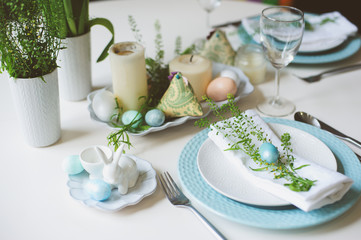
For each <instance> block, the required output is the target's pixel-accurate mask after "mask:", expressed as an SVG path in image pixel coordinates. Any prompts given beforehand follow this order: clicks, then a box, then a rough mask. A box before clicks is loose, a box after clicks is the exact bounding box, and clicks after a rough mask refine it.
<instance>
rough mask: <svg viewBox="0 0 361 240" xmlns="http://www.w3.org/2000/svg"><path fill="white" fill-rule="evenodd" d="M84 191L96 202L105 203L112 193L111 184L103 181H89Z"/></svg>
mask: <svg viewBox="0 0 361 240" xmlns="http://www.w3.org/2000/svg"><path fill="white" fill-rule="evenodd" d="M84 190H85V191H86V192H87V193H88V194H89V196H90V198H91V199H93V200H95V201H105V200H107V199H108V198H109V197H110V195H111V193H112V188H111V186H110V184H108V183H106V182H104V181H103V180H101V179H91V180H89V181H88V182H87V183H86V184H85V187H84Z"/></svg>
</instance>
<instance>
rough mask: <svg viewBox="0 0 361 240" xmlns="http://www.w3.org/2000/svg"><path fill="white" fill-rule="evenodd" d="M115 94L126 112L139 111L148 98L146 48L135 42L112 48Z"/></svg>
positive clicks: (111, 58)
mask: <svg viewBox="0 0 361 240" xmlns="http://www.w3.org/2000/svg"><path fill="white" fill-rule="evenodd" d="M109 56H110V66H111V70H112V80H113V93H114V96H115V97H117V98H118V101H119V104H120V106H121V107H123V110H124V111H127V110H139V108H140V106H141V105H142V104H143V102H144V100H139V97H142V96H145V97H147V96H148V85H147V72H146V67H145V58H144V47H143V46H142V45H140V44H138V43H135V42H121V43H115V44H113V45H112V46H111V47H110V50H109Z"/></svg>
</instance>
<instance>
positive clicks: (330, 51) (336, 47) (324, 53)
mask: <svg viewBox="0 0 361 240" xmlns="http://www.w3.org/2000/svg"><path fill="white" fill-rule="evenodd" d="M238 34H239V36H240V38H241V40H242V42H245V43H255V44H257V43H256V42H255V41H254V40H253V38H252V36H250V35H249V34H248V33H247V31H246V30H245V29H244V27H243V25H242V24H241V25H240V26H239V28H238ZM360 47H361V39H360V36H355V37H349V38H347V39H345V40H343V39H342V40H339V41H328V42H327V41H322V42H318V43H315V44H312V45H308V46H307V47H306V46H304V47H303V46H302V44H301V47H300V49H299V52H298V54H297V55H296V57H295V59H294V60H293V61H292V63H293V64H322V63H330V62H336V61H340V60H344V59H346V58H348V57H351V56H352V55H353V54H355V53H356V52H357V51H358V50H359V49H360Z"/></svg>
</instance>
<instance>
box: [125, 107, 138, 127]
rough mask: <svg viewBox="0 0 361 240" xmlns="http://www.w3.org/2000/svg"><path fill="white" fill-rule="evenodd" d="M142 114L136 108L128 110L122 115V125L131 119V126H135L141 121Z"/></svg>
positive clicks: (128, 122)
mask: <svg viewBox="0 0 361 240" xmlns="http://www.w3.org/2000/svg"><path fill="white" fill-rule="evenodd" d="M142 118H143V116H142V114H141V113H140V112H138V111H136V110H128V111H126V112H124V113H123V115H122V122H123V124H124V125H128V124H130V123H131V122H132V121H133V122H134V123H133V124H132V126H131V127H132V128H137V127H138V126H139V125H140V124H141V123H142V121H143V120H142Z"/></svg>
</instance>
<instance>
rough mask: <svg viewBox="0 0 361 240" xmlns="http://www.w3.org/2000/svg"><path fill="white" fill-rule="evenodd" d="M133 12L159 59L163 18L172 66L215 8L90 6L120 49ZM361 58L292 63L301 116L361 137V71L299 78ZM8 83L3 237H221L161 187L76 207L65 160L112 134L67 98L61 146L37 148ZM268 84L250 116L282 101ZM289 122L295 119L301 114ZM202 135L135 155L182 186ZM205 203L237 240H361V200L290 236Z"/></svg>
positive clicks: (292, 92) (97, 76)
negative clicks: (127, 199) (111, 207)
mask: <svg viewBox="0 0 361 240" xmlns="http://www.w3.org/2000/svg"><path fill="white" fill-rule="evenodd" d="M264 7H265V5H262V4H258V3H254V2H244V1H222V5H221V6H220V7H219V8H217V9H216V10H215V11H214V12H212V13H211V24H220V23H223V22H228V21H232V20H238V19H241V18H243V17H247V16H251V15H254V14H257V13H260V12H261V10H262V9H263V8H264ZM128 15H132V16H133V17H134V18H135V19H136V21H137V23H138V27H139V29H140V30H141V34H142V35H143V39H144V42H145V43H146V49H147V50H146V52H147V54H148V55H149V56H154V38H155V32H154V22H155V20H156V19H159V21H160V24H161V27H162V29H161V31H162V36H163V41H164V46H165V50H166V55H165V56H166V61H169V60H171V59H172V57H173V51H174V46H175V38H176V37H177V36H181V37H182V42H183V46H184V47H186V46H188V45H189V44H190V43H192V42H193V41H194V40H195V39H197V38H200V37H204V36H205V35H206V33H207V30H206V26H205V22H206V15H205V11H203V10H202V9H201V8H200V7H199V6H198V4H197V1H195V0H193V1H191V0H183V1H179V0H177V1H175V0H152V1H149V0H148V1H136V0H133V1H96V2H91V4H90V16H91V17H105V18H108V19H109V20H111V21H112V23H113V24H114V27H115V41H116V42H120V41H127V40H134V38H133V36H132V33H131V31H130V28H129V25H128ZM91 37H92V38H91V42H92V56H93V60H92V63H93V65H92V73H93V79H92V81H93V86H94V88H99V87H103V86H107V85H110V84H111V72H110V64H109V59H106V60H105V61H103V62H101V63H95V59H96V58H97V57H98V56H99V54H100V52H101V51H102V49H103V47H104V46H105V45H106V44H107V42H108V41H109V40H108V38H110V34H108V33H107V31H106V30H105V29H103V28H102V27H98V26H97V27H93V28H92V33H91ZM360 61H361V53H360V52H358V53H357V54H356V55H354V56H352V57H350V58H349V59H347V60H345V61H342V62H338V63H332V64H325V65H313V66H305V65H294V66H289V67H287V68H286V69H285V70H284V71H283V72H282V74H281V78H282V79H281V95H282V96H284V97H286V98H288V99H289V100H291V101H293V102H294V103H295V104H296V106H297V110H303V111H306V112H308V113H311V114H314V115H316V116H317V117H319V118H320V119H322V120H325V121H326V122H327V123H329V124H330V125H332V126H334V127H335V128H337V129H339V130H340V131H343V132H344V133H346V134H349V135H351V136H353V137H354V138H356V139H361V130H360V119H361V108H360V106H361V98H360V91H361V70H357V71H353V72H348V73H343V74H339V75H335V76H331V77H328V78H327V79H323V80H322V81H320V82H317V83H313V84H309V83H306V82H304V81H302V80H299V79H298V78H296V77H294V76H293V75H292V74H299V75H304V76H306V75H311V74H314V73H317V72H320V71H322V70H326V69H330V68H334V67H338V66H342V65H347V64H352V63H356V62H360ZM0 78H1V79H0V112H1V118H0V121H1V124H0V133H1V134H0V144H1V145H0V146H1V158H0V162H1V167H0V192H1V197H0V239H3V240H13V239H37V240H39V239H52V240H55V239H69V240H70V239H86V240H93V239H94V240H99V239H104V240H105V239H212V237H213V235H212V234H211V233H210V232H209V231H208V230H207V229H206V228H205V227H204V226H203V225H202V223H201V222H200V221H199V220H198V219H197V218H196V217H195V216H194V215H193V214H192V213H191V212H190V211H187V210H185V209H181V208H176V207H173V206H172V205H171V204H170V203H169V202H168V200H167V199H166V198H165V196H164V193H163V192H162V190H161V189H160V188H158V189H157V191H156V192H155V193H154V194H153V195H152V196H149V197H147V198H145V199H144V200H143V201H141V202H140V203H139V204H137V205H135V206H130V207H127V208H125V209H123V210H121V211H119V212H117V213H114V214H109V213H104V212H101V211H99V210H96V209H92V208H89V207H87V206H84V205H82V204H80V203H79V202H77V201H75V200H73V199H72V198H71V197H70V196H69V194H68V188H67V186H66V181H67V177H66V175H65V173H64V172H63V171H62V168H61V164H62V161H63V159H64V158H65V157H67V156H68V155H72V154H78V153H79V152H80V150H81V149H83V148H84V147H86V146H89V145H94V144H101V145H106V144H107V140H106V136H107V135H108V134H109V133H110V130H109V129H108V128H106V127H105V126H104V125H101V124H99V123H97V122H94V121H92V120H91V119H90V117H89V112H88V110H87V105H88V104H87V102H86V101H85V100H84V101H79V102H66V101H61V102H60V104H61V125H62V138H61V140H60V141H59V142H57V143H56V144H55V145H53V146H50V147H45V148H32V147H29V146H27V145H26V143H25V142H24V139H23V137H22V133H21V132H20V129H19V128H18V123H17V116H16V114H15V109H14V105H13V101H12V98H11V93H10V89H9V83H8V80H7V79H6V75H5V74H2V75H1V77H0ZM267 78H268V81H266V82H265V83H263V84H260V85H257V86H255V91H254V92H253V93H252V94H251V95H249V96H248V97H246V98H245V99H242V100H241V101H240V102H239V106H240V108H241V109H248V108H254V107H255V106H256V103H257V101H258V100H260V99H262V98H263V96H264V95H269V94H273V91H274V89H273V87H274V83H273V72H269V74H268V76H267ZM286 118H288V119H293V116H288V117H286ZM199 131H200V129H198V128H197V127H194V126H193V121H190V122H187V123H186V124H184V125H182V126H178V127H174V128H170V129H167V130H165V131H162V132H157V133H152V134H149V135H147V136H144V137H131V141H132V143H133V145H134V146H135V147H134V148H132V149H131V150H130V151H129V153H130V154H135V155H137V156H138V157H141V158H143V159H146V160H148V161H149V162H151V163H152V165H153V167H154V168H155V169H156V171H158V172H163V171H169V172H170V173H171V174H172V176H173V177H174V178H175V179H176V181H177V182H178V183H179V178H178V174H177V161H178V156H179V154H180V152H181V151H182V148H183V147H184V145H185V144H186V143H187V142H188V141H189V140H190V139H191V138H192V137H193V136H194V135H195V134H196V133H197V132H199ZM358 152H359V153H361V152H360V151H358ZM360 174H361V173H360ZM195 205H196V207H197V208H198V209H199V210H200V211H201V212H202V213H203V214H204V215H205V216H206V217H207V218H208V219H209V220H210V221H211V222H212V223H213V224H214V225H215V226H217V227H218V229H219V230H220V231H221V232H222V233H223V234H224V235H225V236H227V237H228V238H229V239H268V240H272V239H277V240H282V239H287V240H288V239H293V240H296V239H314V240H317V239H327V240H332V239H337V240H338V239H356V238H357V237H358V236H359V232H360V228H361V204H360V202H358V203H357V204H356V205H355V206H354V207H353V208H352V210H351V211H348V212H347V213H345V214H344V215H342V216H341V217H339V218H338V219H336V220H334V221H331V222H329V223H326V224H324V225H321V226H317V227H314V228H307V229H301V230H285V231H280V230H264V229H258V228H253V227H248V226H245V225H241V224H238V223H235V222H232V221H229V220H227V219H225V218H223V217H220V216H218V215H216V214H214V213H212V212H210V211H208V210H206V209H205V208H204V207H203V206H202V205H199V204H196V203H195Z"/></svg>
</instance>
